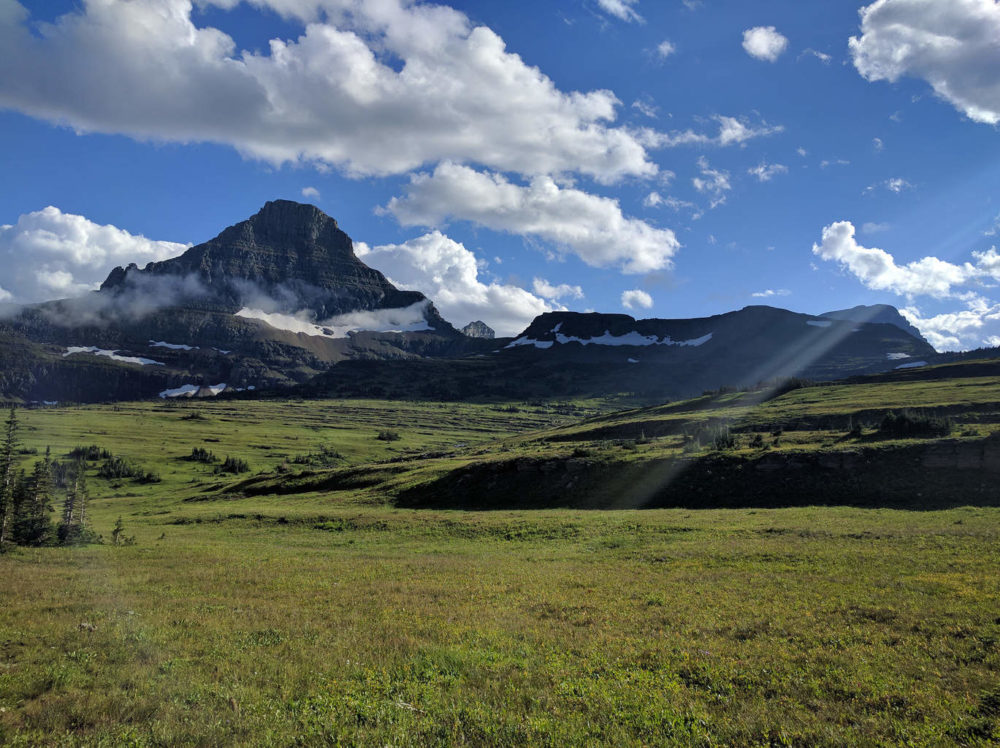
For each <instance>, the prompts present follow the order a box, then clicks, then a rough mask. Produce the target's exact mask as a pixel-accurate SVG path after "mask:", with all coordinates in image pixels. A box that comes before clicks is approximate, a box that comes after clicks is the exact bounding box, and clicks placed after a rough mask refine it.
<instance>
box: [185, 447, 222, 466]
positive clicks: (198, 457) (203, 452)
mask: <svg viewBox="0 0 1000 748" xmlns="http://www.w3.org/2000/svg"><path fill="white" fill-rule="evenodd" d="M184 459H185V460H190V461H191V462H204V463H207V464H211V463H213V462H218V461H219V458H218V457H216V456H215V455H214V454H213V453H212V452H210V451H208V450H207V449H205V448H204V447H195V448H194V449H192V450H191V454H189V455H188V456H187V457H185V458H184Z"/></svg>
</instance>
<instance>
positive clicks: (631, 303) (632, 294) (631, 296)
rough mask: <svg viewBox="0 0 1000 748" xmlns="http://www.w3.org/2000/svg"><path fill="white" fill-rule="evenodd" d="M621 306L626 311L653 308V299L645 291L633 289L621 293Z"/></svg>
mask: <svg viewBox="0 0 1000 748" xmlns="http://www.w3.org/2000/svg"><path fill="white" fill-rule="evenodd" d="M622 306H623V307H625V308H626V309H636V308H639V309H649V308H650V307H651V306H653V297H652V296H650V295H649V294H648V293H646V292H645V291H640V290H639V289H638V288H634V289H632V290H630V291H624V292H623V293H622Z"/></svg>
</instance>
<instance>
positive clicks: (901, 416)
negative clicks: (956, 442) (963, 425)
mask: <svg viewBox="0 0 1000 748" xmlns="http://www.w3.org/2000/svg"><path fill="white" fill-rule="evenodd" d="M953 428H954V424H953V423H952V420H951V419H950V418H941V417H938V416H932V415H927V414H925V413H917V412H913V411H909V410H904V411H901V412H899V413H894V412H891V411H890V412H889V413H887V414H886V416H885V418H883V419H882V422H881V423H880V424H879V427H878V435H879V436H881V437H883V438H886V439H907V438H914V437H933V436H948V434H950V433H951V431H952V429H953Z"/></svg>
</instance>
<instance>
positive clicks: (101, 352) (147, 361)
mask: <svg viewBox="0 0 1000 748" xmlns="http://www.w3.org/2000/svg"><path fill="white" fill-rule="evenodd" d="M76 353H92V354H93V355H95V356H104V357H105V358H110V359H111V360H112V361H121V362H122V363H125V364H139V366H165V364H164V363H163V362H162V361H154V360H153V359H151V358H142V357H141V356H119V355H118V351H110V350H107V349H105V348H98V347H96V346H92V345H91V346H76V345H73V346H70V347H69V348H67V349H66V352H65V353H64V354H63V358H66V357H67V356H72V355H74V354H76Z"/></svg>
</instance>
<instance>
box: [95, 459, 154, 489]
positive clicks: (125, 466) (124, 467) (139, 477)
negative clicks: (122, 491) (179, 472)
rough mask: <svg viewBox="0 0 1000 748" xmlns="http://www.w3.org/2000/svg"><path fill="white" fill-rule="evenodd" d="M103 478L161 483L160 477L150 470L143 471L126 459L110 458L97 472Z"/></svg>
mask: <svg viewBox="0 0 1000 748" xmlns="http://www.w3.org/2000/svg"><path fill="white" fill-rule="evenodd" d="M97 474H98V475H99V476H100V477H101V478H107V479H108V480H115V479H118V478H132V479H134V480H136V481H138V482H139V483H159V482H160V476H158V475H157V474H156V473H152V472H150V471H148V470H143V469H142V468H141V467H139V466H138V465H136V464H135V463H132V462H129V461H128V460H126V459H125V458H124V457H115V456H114V455H112V456H110V457H108V459H107V460H105V461H104V464H103V465H101V467H100V468H98V470H97Z"/></svg>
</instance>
